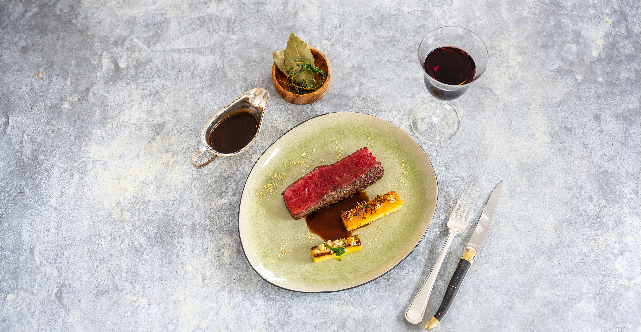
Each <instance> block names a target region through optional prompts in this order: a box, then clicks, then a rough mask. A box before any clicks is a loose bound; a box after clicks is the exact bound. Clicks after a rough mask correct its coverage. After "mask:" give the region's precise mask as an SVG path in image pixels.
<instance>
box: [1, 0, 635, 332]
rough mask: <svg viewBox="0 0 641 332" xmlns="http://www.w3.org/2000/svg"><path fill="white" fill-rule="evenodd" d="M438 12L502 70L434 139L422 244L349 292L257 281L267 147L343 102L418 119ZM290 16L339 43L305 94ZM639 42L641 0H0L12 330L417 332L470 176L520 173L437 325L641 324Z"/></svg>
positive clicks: (453, 255) (611, 327)
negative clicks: (296, 87)
mask: <svg viewBox="0 0 641 332" xmlns="http://www.w3.org/2000/svg"><path fill="white" fill-rule="evenodd" d="M442 25H460V26H465V27H468V28H470V29H472V30H473V31H475V32H477V33H478V34H479V35H480V36H481V37H482V38H483V39H484V40H485V42H486V44H487V46H488V50H489V54H490V65H489V67H488V70H487V71H486V73H485V74H484V76H483V77H482V78H481V79H480V80H479V81H478V83H477V84H476V85H474V86H473V87H472V88H470V89H469V90H468V92H467V93H466V94H465V95H464V96H463V97H461V98H460V99H458V100H456V101H454V102H452V104H453V105H454V106H455V107H457V108H458V109H459V111H460V115H461V127H460V130H459V133H458V134H457V135H456V136H455V138H454V139H452V140H451V141H449V142H447V143H444V144H440V145H433V144H430V143H427V142H421V143H422V146H423V147H424V149H425V151H426V153H427V154H428V156H429V157H430V159H431V161H432V163H433V165H434V167H435V169H436V174H437V177H438V180H439V185H440V191H439V204H438V206H437V211H436V215H435V217H434V220H433V223H432V225H431V226H430V228H429V229H428V231H427V233H426V235H425V238H424V239H423V241H421V243H420V244H419V245H418V247H417V248H416V249H415V250H414V252H413V253H411V254H410V255H409V256H408V257H407V258H406V259H405V260H404V261H403V262H401V263H400V264H399V265H398V266H397V267H396V268H394V269H393V270H392V271H390V272H389V273H387V274H385V275H383V276H382V277H380V278H378V279H376V280H374V281H372V282H370V283H368V284H365V285H362V286H360V287H356V288H353V289H350V290H346V291H342V292H336V293H326V294H301V293H296V292H291V291H286V290H282V289H280V288H277V287H275V286H272V285H271V284H270V283H268V282H266V281H264V280H263V279H262V278H261V277H260V276H259V275H258V274H257V273H255V272H254V271H253V270H252V268H251V267H250V266H249V264H248V262H247V260H246V259H245V257H244V255H243V249H242V247H241V244H240V239H239V235H238V228H237V222H238V209H239V204H240V202H239V200H240V196H241V191H242V187H243V184H244V181H245V179H246V177H247V175H248V173H249V171H250V170H251V168H252V167H253V165H254V162H255V161H256V160H257V159H258V158H259V156H260V155H261V153H262V152H263V151H264V150H265V149H267V148H268V147H269V146H270V144H271V143H272V142H274V141H275V140H276V139H278V138H279V137H280V136H281V135H283V134H284V133H285V132H287V130H289V129H290V128H293V127H294V126H296V125H298V124H300V123H301V122H303V121H305V120H307V119H309V118H311V117H313V116H316V115H320V114H324V113H329V112H336V111H355V112H364V113H369V114H372V115H376V116H378V117H380V118H383V119H385V120H388V121H390V122H392V123H394V124H396V125H397V126H399V127H401V128H403V129H405V130H407V131H408V132H410V133H411V131H410V128H409V122H408V117H409V114H410V111H411V110H412V109H413V108H414V107H416V105H418V104H419V103H420V102H421V100H422V98H426V97H427V92H426V90H425V87H424V86H423V82H422V76H421V75H422V74H421V69H420V68H419V66H418V65H417V63H416V59H415V57H416V50H417V47H418V43H419V41H420V40H421V38H422V36H423V35H424V34H426V33H427V32H429V31H430V30H432V29H434V28H436V27H439V26H442ZM290 32H295V33H296V34H298V35H299V36H301V37H302V38H303V39H304V40H306V41H307V42H308V43H309V44H310V45H311V46H314V47H317V48H318V49H320V50H322V51H323V52H324V53H325V54H326V55H327V57H328V58H329V59H330V63H331V66H332V83H331V87H330V89H329V92H328V93H327V95H326V96H325V97H324V98H323V99H322V100H320V101H319V102H317V103H315V104H312V105H307V106H297V105H290V104H287V103H285V102H284V101H283V100H282V99H281V98H280V97H279V96H278V95H277V94H276V93H275V91H274V88H273V86H272V82H271V78H270V73H271V66H272V59H271V52H272V51H275V50H278V49H282V48H284V45H285V43H286V40H287V37H288V35H289V33H290ZM640 52H641V2H639V0H623V1H607V0H592V1H571V0H559V1H555V0H551V1H547V0H528V1H488V0H480V1H477V0H434V1H382V2H379V1H352V2H338V1H282V2H269V3H267V2H265V3H263V2H218V1H212V2H207V1H171V0H160V1H136V2H134V4H131V3H127V2H121V1H98V0H93V1H92V0H85V1H81V2H78V3H74V2H70V1H42V2H37V1H10V0H9V1H8V0H4V1H2V0H0V185H1V187H0V331H129V330H144V331H156V330H166V331H218V330H221V331H281V330H284V331H294V330H295V331H321V330H322V331H337V330H350V331H419V330H422V324H421V325H416V326H415V325H411V324H408V323H406V322H405V319H404V316H403V314H404V311H405V308H406V307H407V305H408V304H409V303H410V301H411V299H412V297H413V296H414V294H415V292H416V291H417V290H418V289H419V287H420V285H421V284H422V282H423V280H424V279H425V278H426V277H427V274H428V273H429V270H430V268H431V266H432V264H433V263H434V261H435V260H436V256H437V255H438V252H439V250H440V248H441V246H442V244H443V242H444V241H445V237H446V235H447V228H446V222H445V219H446V216H447V215H448V214H449V212H450V210H451V209H452V206H453V201H454V199H455V198H456V197H457V196H458V194H459V193H460V191H461V190H462V188H463V186H464V183H465V181H466V179H468V178H469V177H471V176H476V177H478V179H479V182H480V183H481V186H482V188H483V190H484V191H485V192H487V193H489V191H490V189H491V188H492V187H493V186H494V185H495V184H496V183H498V182H499V181H500V180H505V186H504V189H503V193H502V195H501V199H500V201H499V204H498V208H497V211H496V214H495V220H494V222H493V225H492V228H491V230H490V233H489V235H488V238H487V244H486V245H485V246H484V248H483V250H482V251H481V252H480V254H479V256H478V258H477V260H476V262H475V263H474V266H473V267H472V269H471V270H470V272H469V274H468V277H467V278H466V280H465V282H464V284H463V287H462V288H461V291H460V292H459V295H458V297H457V299H456V301H455V303H454V306H453V307H452V309H451V310H450V312H449V314H448V316H447V317H446V319H445V320H444V321H443V323H442V324H441V326H440V328H439V329H440V330H443V331H641V316H640V315H639V311H638V309H639V308H640V307H641V256H640V255H639V248H641V236H640V234H641V220H640V216H641V208H640V204H639V196H640V193H639V190H640V189H639V186H640V184H641V180H640V179H639V174H640V168H641V161H640V160H641V139H640V136H641V129H640V128H641V113H640V112H639V111H640V99H641V84H640V83H639V79H640V77H641V58H640V57H639V53H640ZM254 87H263V88H266V89H267V90H268V91H269V93H270V100H269V103H268V105H267V113H266V115H265V120H264V121H265V122H264V126H263V130H262V131H261V133H260V138H259V140H258V141H257V142H256V144H254V145H253V146H252V147H251V148H250V149H249V150H248V151H247V152H246V153H245V154H243V155H242V156H237V157H231V158H226V159H219V160H217V161H215V162H214V163H213V165H210V166H208V167H207V168H205V169H202V170H196V169H194V168H192V167H191V166H190V165H189V161H188V159H189V157H190V156H191V154H192V153H193V151H194V150H195V149H196V148H197V147H198V145H199V132H200V129H201V126H202V124H203V123H204V121H205V120H206V119H207V118H208V117H209V116H210V115H211V114H212V113H213V112H214V111H215V110H216V109H218V108H219V107H221V106H223V105H225V104H226V103H228V102H229V101H231V100H232V99H234V98H235V97H237V96H239V95H240V94H242V93H244V92H245V91H247V90H249V89H251V88H254ZM411 134H412V133H411ZM412 135H414V134H412ZM416 139H417V140H419V141H420V138H418V137H416ZM478 213H480V209H479V211H478ZM478 213H477V216H478ZM469 235H470V232H469V231H467V232H466V233H464V234H463V236H462V237H459V238H457V239H456V240H455V241H454V243H453V246H452V248H451V251H450V254H449V255H448V256H447V258H446V263H445V265H444V267H443V269H442V271H441V275H445V276H446V277H441V278H439V280H438V281H437V284H436V286H435V290H434V296H435V298H436V300H434V301H431V302H430V304H429V306H428V310H427V314H426V316H428V317H431V315H432V314H433V313H434V312H435V311H436V309H437V306H438V304H439V303H440V298H441V296H442V295H443V293H444V289H445V287H446V282H447V280H448V279H449V275H450V274H451V273H452V272H453V270H454V268H455V265H456V262H457V261H458V258H459V255H460V254H461V252H462V249H463V247H464V245H465V243H466V242H467V239H468V238H469Z"/></svg>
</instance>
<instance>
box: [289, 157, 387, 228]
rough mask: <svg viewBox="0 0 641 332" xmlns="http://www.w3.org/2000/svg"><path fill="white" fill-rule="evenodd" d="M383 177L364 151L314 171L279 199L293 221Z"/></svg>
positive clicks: (290, 187)
mask: <svg viewBox="0 0 641 332" xmlns="http://www.w3.org/2000/svg"><path fill="white" fill-rule="evenodd" d="M382 177H383V166H382V165H381V163H380V162H379V161H377V160H376V157H374V155H373V154H372V153H371V152H370V151H369V150H368V149H367V148H366V147H365V148H362V149H360V150H358V151H356V152H354V153H352V154H351V155H349V156H347V157H345V158H343V159H341V160H339V161H337V162H335V163H334V164H331V165H323V166H318V167H316V168H314V169H313V170H312V171H311V172H309V173H307V174H306V175H305V176H303V177H302V178H300V179H298V180H297V181H296V182H294V183H292V184H290V185H289V186H288V187H287V189H285V191H283V193H282V195H283V198H284V199H285V205H286V206H287V209H288V210H289V213H290V214H291V215H292V217H293V218H294V219H301V218H303V217H305V216H306V215H308V214H310V213H312V212H314V211H316V210H318V209H322V208H324V207H326V206H329V205H331V204H334V203H337V202H339V201H341V200H343V199H345V198H348V197H350V196H352V195H354V194H355V193H356V192H357V191H359V190H363V189H365V188H367V187H369V186H370V185H371V184H373V183H375V182H376V181H378V180H379V179H380V178H382Z"/></svg>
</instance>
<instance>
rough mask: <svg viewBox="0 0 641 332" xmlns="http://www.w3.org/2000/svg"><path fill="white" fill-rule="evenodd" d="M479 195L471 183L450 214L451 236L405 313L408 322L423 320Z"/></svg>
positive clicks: (413, 322) (448, 224) (415, 322)
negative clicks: (447, 257)
mask: <svg viewBox="0 0 641 332" xmlns="http://www.w3.org/2000/svg"><path fill="white" fill-rule="evenodd" d="M478 193H479V188H478V184H477V185H472V183H471V182H470V183H468V184H467V185H466V186H465V190H463V193H462V194H461V197H460V198H459V200H458V202H456V206H454V209H453V210H452V213H451V214H450V219H449V220H448V221H447V228H448V229H449V234H448V236H447V240H446V241H445V244H444V245H443V249H441V253H440V254H439V255H438V258H437V259H436V263H434V267H432V271H430V274H429V275H428V276H427V279H426V280H425V282H424V283H423V286H421V289H420V290H419V291H418V293H417V294H416V296H415V297H414V300H412V303H411V304H410V305H409V307H408V308H407V310H406V311H405V319H407V321H408V322H410V323H412V324H418V323H420V322H421V321H422V320H423V315H425V308H426V307H427V302H428V301H429V298H430V294H431V293H432V287H434V282H435V281H436V276H437V275H438V271H439V270H440V269H441V264H443V260H445V254H446V253H447V250H448V248H449V247H450V244H451V243H452V240H453V239H454V237H455V236H456V235H457V234H459V233H461V232H462V231H463V229H464V228H465V226H467V223H468V221H469V220H470V216H471V215H472V210H473V209H474V204H475V203H476V198H477V197H478Z"/></svg>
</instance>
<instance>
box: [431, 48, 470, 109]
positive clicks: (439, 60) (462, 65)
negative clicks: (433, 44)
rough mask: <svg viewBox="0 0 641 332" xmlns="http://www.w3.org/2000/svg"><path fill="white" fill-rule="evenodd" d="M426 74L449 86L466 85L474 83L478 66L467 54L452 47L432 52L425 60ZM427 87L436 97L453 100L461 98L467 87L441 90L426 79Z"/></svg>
mask: <svg viewBox="0 0 641 332" xmlns="http://www.w3.org/2000/svg"><path fill="white" fill-rule="evenodd" d="M423 69H424V70H425V72H426V73H427V74H428V75H429V76H430V77H431V78H433V79H434V80H436V81H438V82H440V83H443V84H447V85H464V84H467V83H470V82H472V80H473V79H474V74H476V65H475V64H474V60H473V59H472V57H471V56H470V55H469V54H467V52H465V51H463V50H461V49H459V48H456V47H452V46H445V47H439V48H436V49H434V50H432V51H431V52H430V53H429V54H428V55H427V57H426V58H425V64H424V65H423ZM425 85H426V86H427V89H428V90H429V91H430V93H431V94H432V95H434V97H436V98H438V99H441V100H452V99H456V98H458V97H459V96H461V95H462V94H463V93H464V92H465V90H467V87H465V88H462V89H461V88H458V89H452V90H446V89H442V88H439V87H437V86H435V85H434V84H432V83H431V82H430V81H429V79H428V78H427V77H426V78H425Z"/></svg>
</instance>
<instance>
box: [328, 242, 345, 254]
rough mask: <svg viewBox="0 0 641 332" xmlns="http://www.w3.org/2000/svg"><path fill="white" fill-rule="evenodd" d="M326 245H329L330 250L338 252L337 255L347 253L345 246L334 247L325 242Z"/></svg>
mask: <svg viewBox="0 0 641 332" xmlns="http://www.w3.org/2000/svg"><path fill="white" fill-rule="evenodd" d="M325 246H326V247H328V248H329V250H331V251H333V252H334V253H335V254H336V256H341V255H343V254H344V253H345V248H344V247H337V248H333V247H332V246H330V245H329V244H327V243H325Z"/></svg>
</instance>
